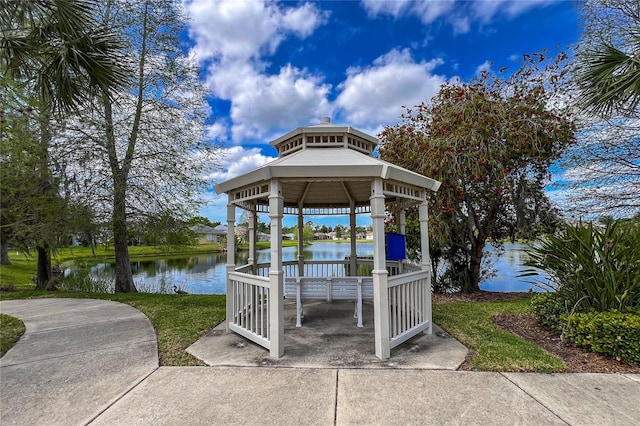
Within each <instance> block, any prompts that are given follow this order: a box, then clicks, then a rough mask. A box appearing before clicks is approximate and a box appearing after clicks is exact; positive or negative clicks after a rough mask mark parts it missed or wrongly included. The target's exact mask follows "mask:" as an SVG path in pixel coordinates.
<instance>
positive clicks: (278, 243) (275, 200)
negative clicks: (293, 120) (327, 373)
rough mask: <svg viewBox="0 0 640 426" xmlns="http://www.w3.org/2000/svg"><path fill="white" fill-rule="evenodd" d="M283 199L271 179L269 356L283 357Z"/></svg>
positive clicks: (279, 188)
mask: <svg viewBox="0 0 640 426" xmlns="http://www.w3.org/2000/svg"><path fill="white" fill-rule="evenodd" d="M283 214H284V199H283V197H282V189H281V186H280V181H279V180H278V178H273V179H271V192H270V194H269V218H270V219H271V251H270V252H271V267H270V268H269V340H270V342H271V343H270V345H271V348H270V350H269V355H270V356H271V357H272V358H280V357H281V356H282V355H284V278H283V277H284V274H283V271H282V216H283Z"/></svg>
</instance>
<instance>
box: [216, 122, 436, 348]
mask: <svg viewBox="0 0 640 426" xmlns="http://www.w3.org/2000/svg"><path fill="white" fill-rule="evenodd" d="M377 144H378V141H377V139H376V138H374V137H372V136H370V135H367V134H365V133H363V132H360V131H358V130H356V129H354V128H352V127H348V126H339V125H333V124H331V122H330V120H329V119H328V118H325V119H323V121H322V122H321V123H320V124H317V125H313V126H308V127H301V128H297V129H295V130H293V131H291V132H289V133H287V134H286V135H284V136H281V137H280V138H278V139H276V140H274V141H273V142H271V145H272V146H273V147H274V148H275V149H276V150H277V151H278V155H279V157H278V158H277V159H276V160H274V161H272V162H270V163H268V164H265V165H264V166H262V167H260V168H258V169H256V170H253V171H251V172H249V173H246V174H244V175H242V176H238V177H235V178H233V179H230V180H228V181H226V182H223V183H220V184H218V185H216V186H215V190H216V192H217V193H218V194H221V193H226V194H227V195H228V200H229V201H228V204H227V227H228V232H229V234H230V235H233V229H234V225H235V220H236V218H235V213H236V208H241V209H244V210H246V211H248V212H249V232H248V234H249V235H248V236H249V258H248V261H247V264H246V265H236V264H235V256H234V253H235V242H234V239H233V238H229V239H227V256H228V257H227V306H226V313H227V317H226V324H227V331H234V332H236V333H238V334H240V335H242V336H244V337H245V338H247V339H249V340H251V341H253V342H255V343H257V344H259V345H261V346H263V347H265V348H267V349H269V352H270V356H271V357H273V358H279V357H281V356H282V355H283V354H284V351H285V348H284V298H285V296H286V297H291V298H295V299H296V301H297V316H296V321H297V323H298V324H297V325H298V326H303V324H302V302H303V301H304V300H309V299H326V300H328V301H331V300H339V299H353V300H355V301H356V305H355V311H356V315H355V316H356V317H357V318H358V321H357V324H354V327H355V326H357V325H358V326H361V325H362V302H363V300H366V299H372V300H373V308H374V309H373V310H374V337H375V354H376V356H377V357H378V358H380V359H387V358H389V357H390V353H391V348H392V347H395V346H397V345H399V344H401V343H402V342H404V341H406V340H408V339H410V338H411V337H413V336H415V335H416V334H418V333H420V332H422V331H426V332H427V333H429V334H431V332H432V313H431V285H430V282H431V271H430V266H431V265H430V261H429V258H428V253H429V245H428V231H427V221H428V212H427V196H428V192H429V191H437V190H438V188H439V186H440V182H438V181H436V180H433V179H430V178H428V177H425V176H422V175H419V174H417V173H414V172H411V171H409V170H406V169H404V168H402V167H399V166H396V165H394V164H391V163H387V162H385V161H382V160H380V159H378V158H375V157H374V156H373V151H374V149H375V147H376V146H377ZM415 205H419V210H418V211H419V220H420V240H421V253H423V256H422V263H421V264H420V265H419V266H417V265H413V264H410V263H407V262H405V261H404V259H403V258H404V256H396V257H390V256H388V250H386V249H385V243H386V241H385V231H384V220H385V218H386V212H387V211H392V212H394V213H395V214H396V218H397V222H398V229H397V232H398V234H399V235H404V232H405V229H404V222H405V219H404V218H405V214H404V212H405V210H406V208H408V207H411V206H415ZM258 213H267V214H268V215H269V218H270V219H271V225H270V226H271V234H270V235H271V239H270V242H271V249H270V251H271V260H270V263H269V264H264V265H263V264H258V263H257V257H256V221H257V215H258ZM285 214H291V215H296V216H297V219H298V232H299V235H298V242H299V247H298V259H297V261H293V262H283V261H282V218H283V216H284V215H285ZM358 214H370V216H371V219H372V227H373V248H374V249H373V259H370V258H369V259H359V258H358V257H357V253H356V215H358ZM305 215H348V216H349V218H350V221H349V222H350V228H351V256H349V258H348V259H336V260H332V261H305V259H304V257H303V255H302V253H303V250H302V244H303V242H302V241H303V238H302V230H303V227H304V216H305ZM362 265H366V266H367V267H366V268H363V267H362ZM365 269H371V275H370V276H368V274H367V276H358V271H359V270H360V271H362V270H365Z"/></svg>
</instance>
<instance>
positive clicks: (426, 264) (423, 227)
mask: <svg viewBox="0 0 640 426" xmlns="http://www.w3.org/2000/svg"><path fill="white" fill-rule="evenodd" d="M423 197H424V198H423V200H422V203H420V207H419V208H418V219H419V221H420V253H421V254H422V261H421V262H420V267H421V269H422V270H423V271H427V289H426V292H425V293H426V296H427V297H426V299H427V300H426V306H427V320H428V321H429V328H428V329H427V334H433V310H432V307H431V274H432V273H433V271H432V270H431V258H430V256H429V209H428V207H427V206H428V204H427V196H426V194H423Z"/></svg>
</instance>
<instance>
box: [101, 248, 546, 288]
mask: <svg viewBox="0 0 640 426" xmlns="http://www.w3.org/2000/svg"><path fill="white" fill-rule="evenodd" d="M526 247H527V246H526V245H524V244H505V252H504V254H503V255H502V256H501V257H500V258H498V259H495V256H496V251H495V249H493V247H490V246H489V247H488V248H487V251H488V254H489V256H490V257H491V258H492V260H493V262H494V268H495V269H496V275H495V277H493V278H491V279H490V280H488V281H485V282H483V283H482V284H481V285H480V288H481V289H482V290H488V291H505V292H512V291H528V290H529V288H531V287H533V286H532V284H531V283H529V282H527V281H526V278H518V277H517V275H518V274H519V273H520V271H521V270H522V269H523V266H522V263H523V262H524V260H525V256H526V254H525V252H524V249H526ZM256 254H257V258H258V263H264V262H268V261H269V257H270V252H269V249H264V250H258V251H257V253H256ZM349 254H350V245H349V244H348V243H333V242H315V243H314V244H312V245H310V246H306V247H305V248H304V251H303V255H304V258H305V259H306V260H334V259H344V258H345V256H349ZM357 255H358V256H372V255H373V243H358V244H357ZM297 256H298V249H297V247H284V248H283V249H282V257H283V260H284V261H288V260H295V259H297ZM247 258H248V252H239V253H237V254H236V265H243V264H246V262H247ZM225 263H226V254H222V253H213V254H200V255H195V256H194V255H191V256H185V257H175V258H154V259H148V260H139V261H135V262H131V268H132V271H133V279H134V281H135V283H136V286H137V287H138V288H139V289H141V290H145V291H158V289H164V290H165V291H166V290H171V289H172V288H173V286H174V285H177V286H178V287H179V288H181V289H183V290H186V291H188V292H189V293H197V294H224V293H225V287H226V284H225V273H226V265H225ZM90 274H91V275H92V276H100V277H104V278H106V279H112V278H113V275H114V263H106V262H105V263H98V264H94V265H92V266H91V267H90ZM534 290H536V289H535V288H534Z"/></svg>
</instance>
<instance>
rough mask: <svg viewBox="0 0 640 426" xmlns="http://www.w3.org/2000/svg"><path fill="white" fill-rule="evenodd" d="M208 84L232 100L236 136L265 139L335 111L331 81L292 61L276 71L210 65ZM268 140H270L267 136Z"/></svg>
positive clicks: (211, 88) (241, 65)
mask: <svg viewBox="0 0 640 426" xmlns="http://www.w3.org/2000/svg"><path fill="white" fill-rule="evenodd" d="M210 72H211V74H209V76H208V78H207V80H206V83H205V84H206V85H207V87H208V88H209V89H210V90H211V91H212V92H213V93H214V94H215V95H216V96H218V97H221V98H224V99H229V100H230V101H231V119H232V121H233V127H232V131H231V133H232V140H233V142H235V143H238V142H241V141H242V140H243V139H264V138H265V137H269V136H270V135H269V132H272V131H278V130H282V129H290V128H291V127H297V126H299V125H300V124H301V123H303V124H304V123H310V122H311V121H314V119H317V118H318V117H322V116H325V115H331V105H330V104H329V102H328V100H327V95H328V93H329V91H330V89H331V86H330V85H327V84H324V83H323V82H322V78H321V77H319V76H315V75H312V74H310V73H308V72H306V71H305V70H300V69H298V68H295V67H293V66H291V65H287V66H285V67H283V68H282V69H280V72H279V73H278V74H275V75H266V74H261V73H259V72H257V71H256V70H254V69H252V68H251V67H250V66H249V65H247V64H233V65H229V66H227V67H220V68H216V69H213V68H212V69H210ZM264 142H268V140H264Z"/></svg>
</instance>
